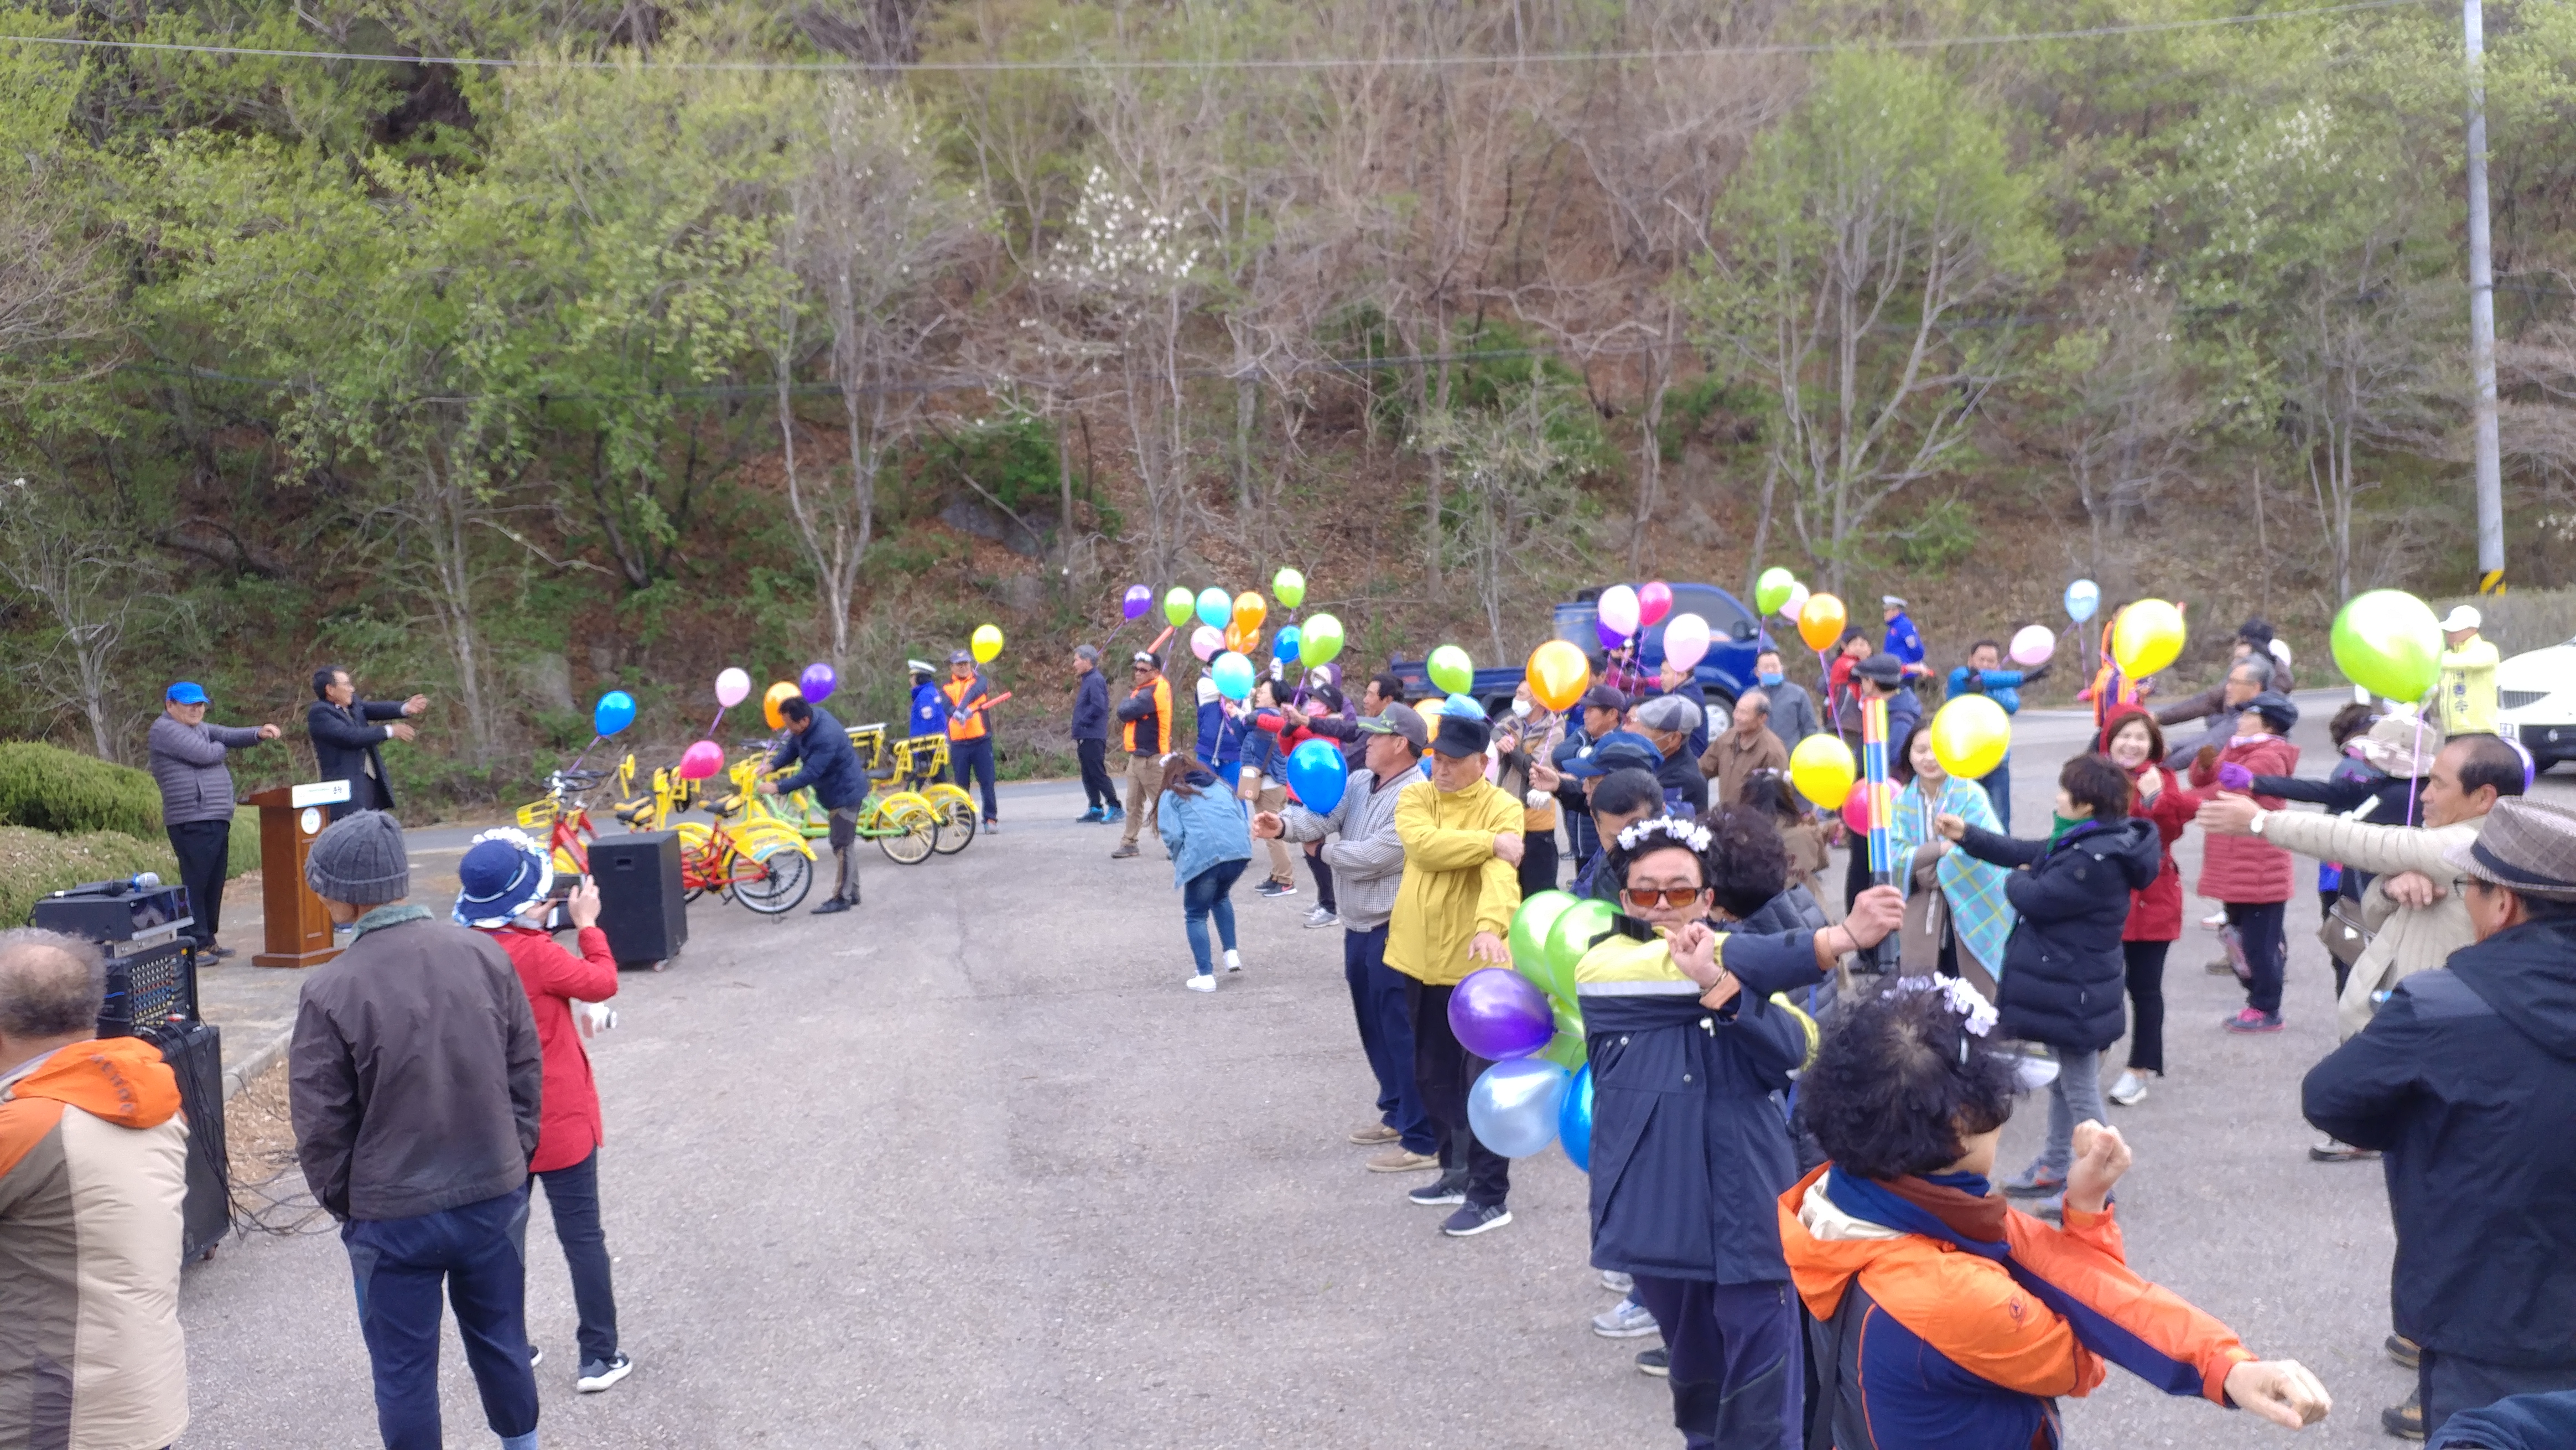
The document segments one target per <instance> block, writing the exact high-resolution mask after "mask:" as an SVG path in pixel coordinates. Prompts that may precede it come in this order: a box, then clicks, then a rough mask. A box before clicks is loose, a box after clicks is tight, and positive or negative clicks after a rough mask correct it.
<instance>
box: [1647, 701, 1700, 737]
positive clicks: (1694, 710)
mask: <svg viewBox="0 0 2576 1450" xmlns="http://www.w3.org/2000/svg"><path fill="white" fill-rule="evenodd" d="M1628 718H1629V719H1631V720H1634V721H1636V722H1637V723H1638V724H1640V725H1643V726H1645V727H1646V728H1647V729H1649V730H1671V731H1676V732H1678V733H1680V734H1683V735H1688V734H1689V733H1690V732H1692V731H1694V730H1697V729H1698V728H1699V727H1700V722H1701V721H1702V720H1703V719H1704V718H1705V717H1704V716H1702V715H1701V714H1700V710H1699V706H1697V705H1695V704H1693V703H1691V702H1690V701H1688V700H1685V699H1683V698H1682V697H1681V696H1679V695H1657V696H1656V697H1655V698H1653V699H1651V700H1648V701H1646V702H1645V703H1644V704H1641V705H1639V706H1638V707H1637V708H1636V709H1634V710H1631V711H1629V712H1628Z"/></svg>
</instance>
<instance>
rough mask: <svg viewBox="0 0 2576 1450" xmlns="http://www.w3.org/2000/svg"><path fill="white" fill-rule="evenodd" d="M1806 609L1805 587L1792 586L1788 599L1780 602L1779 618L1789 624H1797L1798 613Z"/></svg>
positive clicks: (1800, 585)
mask: <svg viewBox="0 0 2576 1450" xmlns="http://www.w3.org/2000/svg"><path fill="white" fill-rule="evenodd" d="M1806 607H1807V586H1806V585H1804V584H1792V585H1790V586H1789V597H1788V598H1786V599H1783V600H1781V601H1780V617H1781V618H1782V619H1785V620H1787V621H1789V622H1790V623H1791V624H1796V623H1797V622H1798V611H1799V610H1802V609H1804V608H1806Z"/></svg>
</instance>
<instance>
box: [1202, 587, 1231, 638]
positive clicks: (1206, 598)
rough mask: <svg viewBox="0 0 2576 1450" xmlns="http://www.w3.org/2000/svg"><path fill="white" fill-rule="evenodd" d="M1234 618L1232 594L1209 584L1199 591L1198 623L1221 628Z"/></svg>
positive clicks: (1212, 627)
mask: <svg viewBox="0 0 2576 1450" xmlns="http://www.w3.org/2000/svg"><path fill="white" fill-rule="evenodd" d="M1233 618H1234V596H1233V595H1231V594H1228V593H1226V592H1225V591H1224V590H1222V589H1219V588H1217V587H1216V586H1214V585H1210V586H1208V587H1207V588H1205V589H1202V590H1200V591H1199V623H1201V624H1204V625H1206V626H1207V627H1208V628H1210V629H1223V628H1225V627H1226V625H1227V623H1228V622H1230V621H1231V620H1232V619H1233Z"/></svg>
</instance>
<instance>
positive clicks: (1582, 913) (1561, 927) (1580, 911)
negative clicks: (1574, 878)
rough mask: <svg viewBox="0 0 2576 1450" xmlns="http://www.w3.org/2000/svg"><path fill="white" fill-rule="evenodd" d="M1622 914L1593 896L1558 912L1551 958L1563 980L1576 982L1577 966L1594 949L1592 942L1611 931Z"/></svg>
mask: <svg viewBox="0 0 2576 1450" xmlns="http://www.w3.org/2000/svg"><path fill="white" fill-rule="evenodd" d="M1616 915H1618V912H1617V911H1616V910H1615V909H1613V908H1612V906H1611V905H1610V903H1609V902H1606V901H1594V900H1592V899H1591V898H1589V897H1586V898H1584V899H1582V900H1579V901H1577V902H1575V903H1574V904H1573V905H1572V906H1569V907H1567V908H1566V909H1565V910H1563V911H1561V912H1558V913H1557V917H1556V920H1555V921H1554V922H1553V923H1551V924H1550V925H1549V926H1548V929H1547V959H1548V961H1549V962H1551V963H1553V964H1554V965H1555V967H1556V969H1557V971H1558V972H1559V973H1560V974H1561V975H1560V976H1559V977H1558V980H1559V981H1562V982H1566V983H1568V984H1571V983H1572V982H1573V981H1574V968H1575V964H1576V963H1578V962H1580V961H1582V960H1583V954H1584V953H1585V952H1588V951H1590V950H1592V939H1593V938H1594V937H1597V936H1600V935H1601V934H1603V933H1604V932H1607V931H1608V930H1610V918H1612V917H1613V916H1616ZM1570 995H1571V994H1570V993H1569V996H1570Z"/></svg>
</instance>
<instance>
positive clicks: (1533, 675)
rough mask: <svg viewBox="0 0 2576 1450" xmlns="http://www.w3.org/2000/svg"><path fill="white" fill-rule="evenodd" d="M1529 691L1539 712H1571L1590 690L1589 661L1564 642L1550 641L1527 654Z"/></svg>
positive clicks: (1581, 653) (1572, 646) (1590, 672)
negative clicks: (1536, 703) (1584, 693)
mask: <svg viewBox="0 0 2576 1450" xmlns="http://www.w3.org/2000/svg"><path fill="white" fill-rule="evenodd" d="M1529 688H1530V698H1531V699H1533V700H1535V701H1537V702H1538V705H1539V708H1540V709H1542V710H1571V709H1573V708H1574V705H1575V702H1576V701H1578V700H1580V699H1582V698H1583V692H1584V691H1585V690H1588V689H1590V688H1592V661H1590V660H1588V659H1585V658H1584V657H1583V651H1582V650H1581V649H1579V648H1577V647H1576V646H1574V645H1572V644H1569V643H1567V642H1566V641H1564V640H1561V639H1552V640H1549V641H1548V642H1547V643H1545V644H1543V645H1540V646H1539V647H1538V648H1536V649H1534V650H1531V651H1530V657H1529Z"/></svg>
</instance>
